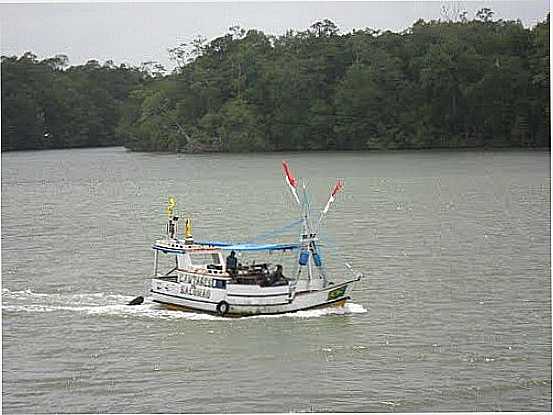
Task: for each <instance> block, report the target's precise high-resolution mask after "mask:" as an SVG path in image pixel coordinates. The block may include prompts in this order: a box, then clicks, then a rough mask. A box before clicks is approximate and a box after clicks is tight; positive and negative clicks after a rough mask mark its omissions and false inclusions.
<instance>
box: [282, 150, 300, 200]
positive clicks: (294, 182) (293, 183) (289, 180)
mask: <svg viewBox="0 0 553 415" xmlns="http://www.w3.org/2000/svg"><path fill="white" fill-rule="evenodd" d="M282 169H283V170H284V175H285V176H286V183H288V187H290V190H291V191H292V194H293V195H294V197H295V198H296V202H298V205H301V203H300V198H299V197H298V193H297V191H296V188H297V187H298V181H297V180H296V178H295V177H294V175H293V174H292V171H291V170H290V167H288V162H287V161H286V160H283V161H282Z"/></svg>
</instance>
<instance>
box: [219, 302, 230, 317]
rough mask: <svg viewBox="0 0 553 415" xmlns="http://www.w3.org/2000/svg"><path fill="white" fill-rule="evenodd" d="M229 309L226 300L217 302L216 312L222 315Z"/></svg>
mask: <svg viewBox="0 0 553 415" xmlns="http://www.w3.org/2000/svg"><path fill="white" fill-rule="evenodd" d="M229 309H230V306H229V304H228V303H227V302H226V301H221V302H220V303H219V304H217V314H219V315H221V316H224V315H225V314H227V313H228V311H229Z"/></svg>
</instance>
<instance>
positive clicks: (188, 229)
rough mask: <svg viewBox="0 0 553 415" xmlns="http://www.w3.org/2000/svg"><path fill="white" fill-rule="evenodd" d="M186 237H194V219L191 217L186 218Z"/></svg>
mask: <svg viewBox="0 0 553 415" xmlns="http://www.w3.org/2000/svg"><path fill="white" fill-rule="evenodd" d="M184 238H185V239H191V238H192V220H191V219H190V218H188V219H186V223H185V225H184Z"/></svg>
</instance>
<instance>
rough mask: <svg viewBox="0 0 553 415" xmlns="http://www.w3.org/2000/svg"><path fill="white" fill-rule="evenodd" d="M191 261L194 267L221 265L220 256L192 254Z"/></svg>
mask: <svg viewBox="0 0 553 415" xmlns="http://www.w3.org/2000/svg"><path fill="white" fill-rule="evenodd" d="M190 260H191V261H192V265H193V266H196V267H199V266H203V267H206V266H207V265H221V263H220V261H219V255H218V254H213V253H212V254H206V253H191V254H190Z"/></svg>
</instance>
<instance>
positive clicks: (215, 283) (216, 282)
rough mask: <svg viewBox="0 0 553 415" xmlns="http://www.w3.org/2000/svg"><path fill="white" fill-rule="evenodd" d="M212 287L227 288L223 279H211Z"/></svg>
mask: <svg viewBox="0 0 553 415" xmlns="http://www.w3.org/2000/svg"><path fill="white" fill-rule="evenodd" d="M213 288H223V289H225V288H227V282H226V281H225V280H213Z"/></svg>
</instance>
